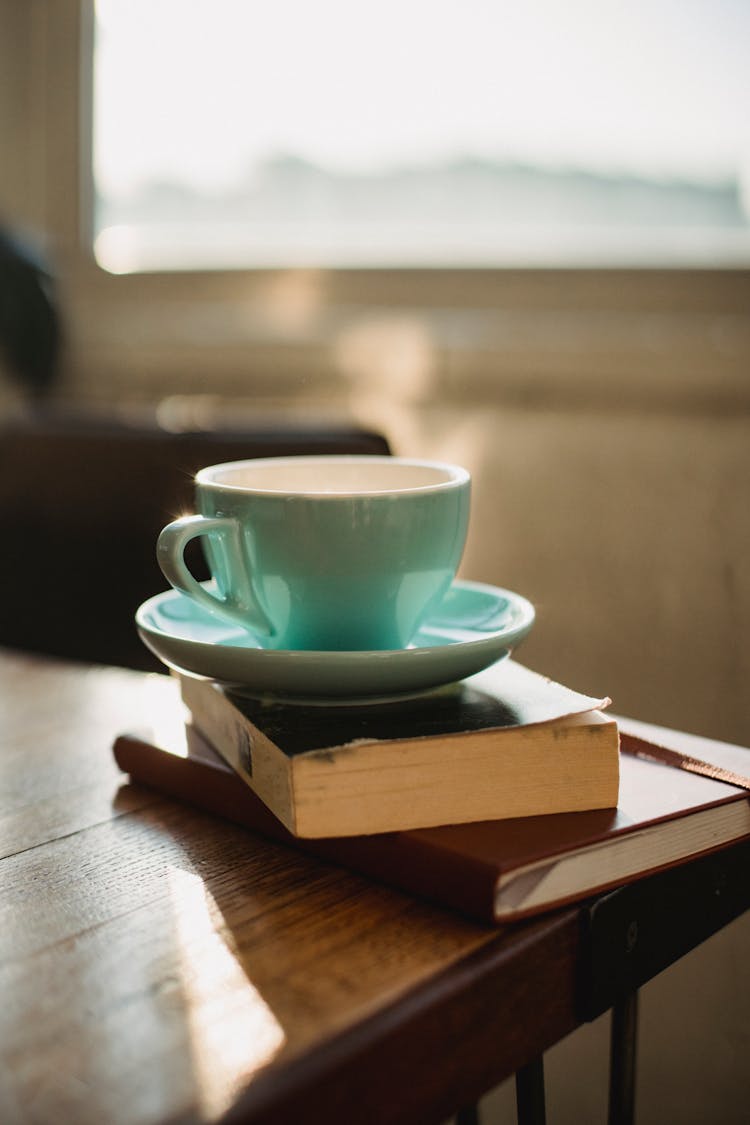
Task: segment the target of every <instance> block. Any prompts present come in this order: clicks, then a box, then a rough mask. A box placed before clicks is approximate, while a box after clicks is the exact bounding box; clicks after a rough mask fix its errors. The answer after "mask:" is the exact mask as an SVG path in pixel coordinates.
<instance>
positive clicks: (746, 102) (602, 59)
mask: <svg viewBox="0 0 750 1125" xmlns="http://www.w3.org/2000/svg"><path fill="white" fill-rule="evenodd" d="M96 13H97V24H96V40H95V42H96V48H95V81H94V169H95V183H96V212H95V225H96V256H97V260H98V261H99V263H100V264H101V265H102V266H103V267H104V268H105V269H108V270H111V271H113V272H129V271H133V270H140V269H170V268H227V267H229V268H231V267H243V268H248V267H279V266H282V267H295V266H314V267H320V266H323V267H362V266H365V267H368V266H369V267H373V266H375V267H404V266H439V267H451V268H456V267H478V266H480V267H509V266H516V267H517V266H521V267H529V266H547V267H549V266H553V267H554V266H571V265H572V266H581V265H587V266H591V265H594V266H628V265H636V266H653V265H661V266H664V265H666V266H675V265H706V264H711V265H718V264H724V265H733V264H738V263H750V187H748V185H747V183H745V181H744V180H743V177H744V176H747V175H748V174H750V133H748V128H747V122H748V120H750V8H749V7H748V6H747V5H743V4H741V3H738V2H736V0H711V2H708V0H689V2H688V3H685V2H684V0H632V2H631V3H630V4H621V3H615V2H613V0H604V2H602V0H599V2H596V0H569V2H568V3H560V2H559V0H535V2H533V3H531V4H521V5H510V4H505V3H500V2H499V0H464V2H463V3H462V4H460V5H458V4H456V3H454V2H451V3H446V2H444V0H443V2H440V0H437V2H436V0H379V3H378V4H373V5H369V6H366V7H363V6H362V5H356V4H355V5H353V4H351V3H349V2H348V0H318V2H316V3H315V4H303V3H301V2H300V0H276V2H275V3H274V4H270V5H269V4H260V3H252V2H248V0H211V3H208V2H207V0H97V4H96Z"/></svg>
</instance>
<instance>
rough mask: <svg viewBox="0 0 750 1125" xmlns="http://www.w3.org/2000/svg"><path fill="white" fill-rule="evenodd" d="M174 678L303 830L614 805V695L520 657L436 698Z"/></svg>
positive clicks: (374, 828)
mask: <svg viewBox="0 0 750 1125" xmlns="http://www.w3.org/2000/svg"><path fill="white" fill-rule="evenodd" d="M178 679H179V682H180V688H181V692H182V698H183V700H184V702H185V704H186V706H187V709H188V711H189V712H190V715H191V718H192V722H193V724H194V726H195V727H196V728H197V729H198V730H199V731H200V732H201V733H202V734H203V735H204V736H205V738H206V739H207V740H208V742H209V743H210V744H211V745H212V746H213V747H214V749H215V750H216V751H217V752H218V753H219V754H220V755H221V756H222V757H223V758H224V760H225V761H226V762H227V763H228V764H229V765H230V766H231V767H232V769H233V770H235V772H236V773H237V775H238V776H239V777H240V778H242V780H243V781H244V782H245V783H246V784H247V785H248V786H249V787H250V789H252V791H253V792H254V793H255V794H256V795H257V796H258V797H259V798H260V799H261V800H262V801H263V802H264V804H265V805H266V806H267V807H268V808H269V809H270V810H271V812H272V813H273V814H274V815H275V816H276V817H277V818H278V819H279V820H280V821H281V823H282V824H283V825H284V826H285V828H286V829H287V830H288V831H289V832H291V833H292V834H293V835H295V836H298V837H303V838H319V837H330V836H336V837H343V836H361V835H370V834H373V833H382V832H393V831H402V830H405V829H414V828H426V827H431V826H435V825H444V824H466V823H472V822H475V821H484V820H499V819H503V818H509V817H524V816H538V815H545V814H554V813H562V812H574V811H581V810H588V809H606V808H613V807H614V806H615V805H616V804H617V794H618V776H619V775H618V764H619V761H618V745H619V739H618V731H617V724H616V723H615V722H614V720H612V719H609V718H607V717H606V716H605V715H604V714H603V713H602V710H603V708H605V707H606V706H607V705H608V704H609V700H608V699H595V698H592V697H590V696H585V695H581V694H580V693H578V692H575V691H571V690H570V689H569V688H566V687H563V686H562V685H560V684H556V683H553V682H552V681H551V680H548V679H546V678H545V677H544V676H540V675H538V674H537V673H535V672H532V671H530V670H529V669H527V668H524V667H523V666H522V665H520V664H517V663H516V662H515V661H512V660H506V661H501V662H499V663H498V664H495V665H494V666H493V667H491V668H489V669H487V670H486V671H484V672H480V673H478V674H477V675H475V676H472V677H470V678H469V679H466V680H464V681H462V682H461V683H459V684H453V685H450V686H449V687H447V688H443V689H441V690H439V691H435V692H432V693H430V694H428V695H422V696H417V697H411V698H408V699H399V700H392V701H389V702H379V703H377V704H368V705H356V706H354V705H343V706H342V705H339V706H332V705H314V704H304V705H303V704H293V703H285V702H279V701H273V700H264V699H252V698H249V697H245V696H242V695H240V694H238V693H237V692H233V691H230V690H229V689H228V688H227V687H224V686H222V685H220V684H218V683H216V682H215V681H211V680H205V679H198V678H194V677H191V676H188V675H184V674H180V675H179V676H178Z"/></svg>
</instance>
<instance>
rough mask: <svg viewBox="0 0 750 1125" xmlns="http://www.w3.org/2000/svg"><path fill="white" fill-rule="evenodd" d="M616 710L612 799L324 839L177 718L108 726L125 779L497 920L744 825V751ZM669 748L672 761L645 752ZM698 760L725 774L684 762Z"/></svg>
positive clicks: (636, 870)
mask: <svg viewBox="0 0 750 1125" xmlns="http://www.w3.org/2000/svg"><path fill="white" fill-rule="evenodd" d="M618 721H619V725H620V734H621V745H622V750H623V753H622V755H621V774H620V797H619V804H618V807H617V808H616V809H604V810H596V811H591V812H577V813H562V814H551V815H546V816H534V817H524V818H518V819H514V820H500V821H491V822H490V821H485V822H481V823H476V824H460V825H450V826H446V827H440V828H421V829H415V830H411V831H407V832H389V833H385V834H381V835H374V836H357V837H349V838H338V839H330V838H329V839H304V840H303V839H299V838H298V837H295V836H293V835H292V834H291V833H290V832H288V831H287V830H286V829H285V828H284V827H283V825H282V824H281V823H280V821H278V820H277V819H276V817H275V816H274V815H273V814H272V813H271V812H269V810H268V809H267V808H266V806H265V805H264V804H263V802H262V801H261V800H260V799H259V798H258V797H256V795H255V794H254V793H253V792H252V790H251V789H249V788H248V786H247V785H246V784H245V782H244V781H243V780H242V779H241V778H239V777H238V776H237V775H236V774H235V773H234V772H233V771H232V770H231V768H230V767H229V766H227V765H226V764H225V762H224V761H223V759H222V758H221V757H220V756H219V755H218V754H217V753H215V752H214V751H213V750H212V748H211V747H210V746H209V745H208V744H207V743H206V741H205V740H204V739H203V738H202V737H201V736H200V735H199V734H198V732H197V731H195V730H194V729H192V728H191V727H190V726H189V725H188V726H185V725H184V723H182V722H179V723H177V724H176V725H175V724H173V727H172V730H171V733H166V732H164V733H160V734H159V736H158V737H156V738H150V737H149V738H143V737H137V736H134V735H122V736H121V737H120V738H118V739H117V741H116V742H115V746H114V754H115V758H116V760H117V762H118V764H119V766H120V768H121V769H122V770H123V771H124V772H125V773H128V774H129V775H130V777H131V780H132V781H134V782H138V783H142V784H144V785H147V786H150V787H152V788H154V789H156V790H158V791H160V792H162V793H165V794H168V795H171V796H174V797H176V798H178V799H180V800H183V801H186V802H188V803H190V804H192V805H194V806H196V807H198V808H201V809H204V810H206V811H209V812H211V813H214V814H216V815H218V816H222V817H225V818H227V819H228V820H231V821H234V822H235V823H237V824H241V825H244V826H245V827H246V828H249V829H251V830H252V831H254V832H258V833H260V834H262V835H264V836H268V837H271V838H273V839H275V840H278V841H280V842H282V843H283V844H286V845H289V846H291V847H295V848H300V849H302V850H303V851H306V852H307V853H308V854H311V855H315V856H318V857H319V858H321V859H324V860H326V861H330V862H333V863H337V864H340V865H342V866H344V867H348V868H350V869H352V870H355V871H358V872H360V873H362V874H365V875H368V876H371V877H373V878H375V879H377V880H379V881H381V882H383V883H386V884H390V885H392V886H395V887H399V888H400V889H402V890H405V891H408V892H411V893H414V894H417V895H421V896H423V897H426V898H428V899H431V900H432V901H434V902H437V903H439V904H441V905H444V906H448V907H451V908H454V909H457V910H459V911H461V912H463V913H465V914H468V915H470V916H471V917H473V918H476V919H479V920H480V921H483V922H494V923H497V922H507V921H510V920H515V919H519V918H525V917H529V916H531V915H533V914H538V913H541V912H542V911H544V910H549V909H552V908H553V907H557V906H560V905H563V904H564V903H569V902H574V901H577V900H581V899H583V898H587V897H589V896H590V895H592V894H594V893H597V892H601V891H603V890H606V889H608V888H611V887H614V886H618V885H620V884H624V883H627V882H632V881H634V880H635V879H638V878H641V877H643V876H645V875H648V874H651V873H653V872H655V871H659V870H662V869H664V868H667V867H670V866H673V865H675V864H677V863H681V862H684V861H686V860H688V859H691V858H694V857H696V856H698V855H703V854H706V853H708V852H710V851H714V850H716V849H718V848H721V847H723V846H726V845H728V844H729V843H732V842H734V841H738V840H741V839H744V838H747V837H750V801H748V793H747V788H748V787H750V781H748V780H747V778H746V777H745V776H743V775H745V774H747V773H748V772H750V751H748V750H745V749H743V748H741V747H738V746H731V745H728V744H726V743H720V742H715V741H713V740H711V739H705V738H697V737H695V736H691V735H685V734H679V733H677V732H675V731H669V730H666V729H662V728H657V727H652V726H646V725H645V724H640V723H636V722H630V721H628V720H624V719H620V720H618ZM670 755H671V756H672V757H671V761H672V764H665V762H664V761H658V760H654V758H662V759H667V760H670ZM685 756H688V757H685ZM691 763H692V765H691ZM676 767H681V768H676ZM712 767H715V769H716V771H717V773H718V776H721V777H729V778H732V777H733V779H734V780H735V781H736V782H737V784H729V783H728V782H727V781H726V780H717V779H716V777H707V776H702V775H701V774H700V773H694V772H690V770H691V769H698V770H701V771H703V772H708V770H710V769H711V768H712ZM743 784H744V786H745V788H742V787H741V786H742V785H743Z"/></svg>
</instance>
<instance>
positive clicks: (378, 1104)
mask: <svg viewBox="0 0 750 1125" xmlns="http://www.w3.org/2000/svg"><path fill="white" fill-rule="evenodd" d="M175 690H176V689H175V687H174V685H173V684H172V683H170V682H169V680H168V678H167V677H163V676H146V675H143V674H140V673H136V672H127V671H120V670H117V669H104V668H91V667H88V666H85V665H72V664H64V663H57V662H55V661H51V660H44V659H41V658H38V657H30V656H23V655H18V654H14V653H11V652H5V653H2V652H0V792H1V793H2V804H1V806H0V995H1V996H2V997H3V1002H2V1004H0V1058H1V1060H2V1062H1V1063H0V1066H1V1067H2V1071H3V1074H4V1076H5V1077H4V1080H3V1082H2V1083H0V1120H2V1122H4V1123H5V1125H15V1123H21V1122H23V1123H26V1122H33V1123H46V1122H55V1123H56V1125H64V1123H67V1122H71V1123H73V1122H74V1123H76V1125H88V1123H92V1125H93V1123H94V1122H96V1123H97V1125H99V1123H101V1122H105V1121H106V1122H107V1123H108V1125H119V1123H126V1125H135V1123H138V1125H140V1123H153V1122H166V1121H170V1122H175V1121H181V1122H192V1121H215V1120H217V1119H219V1118H221V1117H222V1115H224V1114H226V1113H227V1112H228V1111H232V1107H233V1106H235V1103H236V1102H237V1099H238V1098H239V1096H240V1095H241V1094H242V1095H243V1097H242V1100H241V1102H240V1105H239V1106H236V1107H235V1109H234V1110H233V1111H232V1112H233V1114H234V1115H235V1117H236V1116H237V1115H238V1114H239V1117H238V1118H237V1119H241V1120H243V1121H264V1120H269V1121H270V1120H273V1121H275V1122H282V1121H287V1120H288V1121H298V1122H299V1121H302V1122H307V1121H310V1122H312V1121H317V1120H322V1119H324V1118H326V1117H327V1119H328V1120H329V1121H330V1120H334V1121H335V1120H341V1121H352V1122H354V1121H359V1120H361V1121H370V1120H372V1121H378V1122H386V1121H392V1122H398V1121H407V1120H424V1121H430V1120H436V1121H437V1120H440V1119H441V1118H445V1117H446V1116H448V1115H449V1114H450V1113H452V1112H453V1111H454V1110H456V1109H457V1108H458V1107H459V1106H460V1105H461V1104H462V1103H463V1102H465V1101H467V1100H469V1099H470V1098H472V1097H475V1096H478V1095H479V1094H480V1093H481V1092H482V1091H483V1090H485V1089H487V1088H489V1087H490V1086H491V1085H493V1084H494V1083H495V1082H496V1081H499V1080H500V1079H501V1078H503V1077H505V1075H506V1074H508V1073H511V1072H512V1069H513V1068H514V1067H515V1066H516V1065H518V1063H519V1062H520V1061H523V1058H524V1057H525V1056H526V1055H527V1054H528V1053H529V1052H530V1051H533V1050H537V1049H539V1048H540V1046H546V1045H549V1044H550V1043H551V1042H554V1041H555V1040H556V1039H558V1038H560V1037H561V1036H562V1035H564V1034H566V1033H567V1031H569V1030H571V1029H572V1027H573V1026H574V1023H575V1019H574V1016H573V971H572V968H573V963H574V959H575V958H574V954H575V942H576V933H577V930H576V916H575V914H574V913H573V912H567V913H564V914H562V915H557V916H555V917H554V919H553V920H552V921H549V920H547V921H544V922H542V923H537V924H534V925H529V926H526V927H521V928H516V929H514V930H512V931H509V932H502V931H497V930H491V929H486V928H483V927H480V926H478V925H475V924H473V923H471V922H468V921H466V920H464V919H462V918H461V917H459V916H458V915H454V914H450V913H447V912H442V911H439V910H438V909H436V908H433V907H431V906H429V905H427V904H424V903H422V902H419V901H417V900H415V899H411V898H409V897H407V896H405V895H401V894H399V893H397V892H395V891H392V890H390V889H387V888H385V887H380V886H377V885H375V884H372V883H369V882H367V881H365V880H364V879H362V878H359V877H357V876H355V875H352V874H349V873H346V872H344V871H342V870H339V869H337V868H334V867H332V866H327V865H324V864H322V863H319V862H317V861H315V860H312V859H310V858H308V857H305V856H303V855H301V854H297V853H295V852H292V851H291V850H288V849H285V848H283V847H281V846H279V845H276V844H272V843H270V842H267V841H264V840H261V839H260V838H259V837H255V836H253V835H252V834H250V833H248V832H246V831H244V830H242V829H240V828H236V827H234V826H232V825H229V824H226V823H223V822H220V821H218V820H215V819H212V818H210V817H208V816H205V815H203V814H201V813H199V812H197V811H194V810H192V809H189V808H188V807H186V806H182V805H179V804H177V803H176V802H171V801H168V800H166V799H163V798H161V797H158V796H156V795H155V794H154V793H152V792H150V791H148V790H146V789H142V788H137V787H135V786H132V785H129V784H128V782H127V778H126V777H124V776H123V775H122V774H120V773H119V772H118V770H117V767H116V766H115V764H114V761H113V759H112V754H111V746H112V742H113V739H114V737H115V736H116V735H117V734H118V733H120V732H121V731H123V730H137V729H138V727H139V725H140V724H144V725H145V724H146V723H148V722H150V721H151V719H152V718H153V715H154V713H155V711H157V712H158V711H159V710H160V709H161V710H162V713H163V717H164V718H165V720H166V718H167V716H168V715H170V714H171V715H173V716H174V715H175V714H177V712H176V711H175V698H176V697H175V695H174V693H175ZM566 967H567V968H566ZM566 973H567V975H566ZM529 1011H534V1012H535V1013H536V1014H537V1015H538V1016H539V1017H540V1018H539V1019H535V1020H533V1021H531V1020H529V1019H527V1018H524V1017H525V1015H526V1014H528V1012H529ZM498 1037H499V1038H498ZM500 1038H502V1039H503V1040H504V1041H507V1042H506V1048H507V1049H505V1050H504V1051H499V1050H498V1044H499V1039H500ZM493 1040H494V1041H493ZM531 1040H533V1042H532V1041H531ZM385 1073H389V1074H391V1075H392V1081H389V1083H384V1074H385ZM311 1090H316V1091H317V1094H316V1096H315V1098H313V1099H311V1096H310V1091H311Z"/></svg>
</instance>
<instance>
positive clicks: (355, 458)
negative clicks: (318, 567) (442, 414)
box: [195, 453, 471, 500]
mask: <svg viewBox="0 0 750 1125" xmlns="http://www.w3.org/2000/svg"><path fill="white" fill-rule="evenodd" d="M344 462H345V463H347V464H353V465H363V464H372V465H387V466H389V467H394V466H404V467H409V466H413V467H414V468H420V469H431V470H434V471H435V472H437V473H440V474H442V479H440V480H436V481H432V482H429V483H422V484H417V485H411V486H409V485H405V486H404V485H400V486H394V487H391V488H388V487H385V488H383V487H380V488H350V489H342V490H341V491H336V492H333V491H330V490H327V491H324V490H320V491H315V490H314V489H296V488H268V487H261V486H256V485H248V484H232V483H231V482H229V481H226V480H222V479H219V478H220V475H221V474H225V473H231V472H232V471H236V470H239V469H241V468H244V467H248V468H261V469H262V468H263V467H265V466H269V465H271V466H277V465H278V466H282V465H295V466H299V465H301V464H303V465H304V464H307V465H309V466H311V467H312V466H313V465H316V464H317V465H320V464H328V465H332V464H339V465H340V464H342V463H344ZM470 481H471V474H470V473H469V471H468V469H465V468H464V467H463V466H462V465H455V464H451V463H450V462H447V461H434V460H425V459H422V458H418V457H398V456H393V457H392V456H388V455H379V454H346V453H315V454H302V455H300V456H296V457H295V456H292V457H256V458H246V459H243V460H239V461H225V462H221V463H219V464H216V465H206V466H205V467H204V468H202V469H199V470H198V472H197V473H196V474H195V484H196V485H197V486H199V487H200V488H203V489H206V488H210V489H213V490H216V491H218V492H231V493H236V494H237V495H245V496H249V495H252V496H269V497H274V496H276V497H278V496H298V497H300V498H301V499H320V500H341V499H344V498H347V497H348V498H351V497H370V496H403V495H425V494H428V493H433V492H442V491H445V490H447V489H453V488H458V487H461V486H463V485H466V484H469V483H470Z"/></svg>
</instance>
